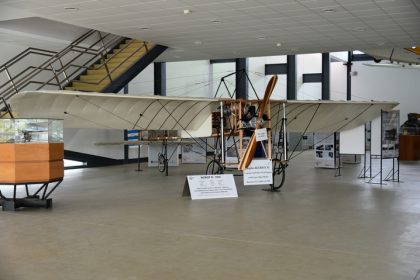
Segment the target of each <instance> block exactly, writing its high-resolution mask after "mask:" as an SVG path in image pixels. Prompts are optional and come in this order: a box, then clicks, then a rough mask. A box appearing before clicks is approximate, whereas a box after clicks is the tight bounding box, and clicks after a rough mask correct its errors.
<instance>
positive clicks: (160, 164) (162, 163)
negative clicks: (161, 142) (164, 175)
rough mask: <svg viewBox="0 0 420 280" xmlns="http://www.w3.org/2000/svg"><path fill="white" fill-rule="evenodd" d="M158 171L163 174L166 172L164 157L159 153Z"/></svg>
mask: <svg viewBox="0 0 420 280" xmlns="http://www.w3.org/2000/svg"><path fill="white" fill-rule="evenodd" d="M158 169H159V171H160V172H165V170H166V159H165V156H164V155H163V154H161V153H159V155H158Z"/></svg>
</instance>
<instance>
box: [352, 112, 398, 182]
mask: <svg viewBox="0 0 420 280" xmlns="http://www.w3.org/2000/svg"><path fill="white" fill-rule="evenodd" d="M380 123H381V126H380V153H379V155H375V154H373V153H372V142H373V141H372V140H371V141H370V152H369V168H368V169H366V157H367V151H366V149H365V158H364V166H363V169H362V170H361V172H360V174H359V178H363V179H368V180H367V181H366V183H369V184H379V185H381V186H382V185H384V181H388V182H401V181H400V158H399V152H398V151H397V149H398V148H399V143H398V134H399V133H398V132H399V111H389V112H387V111H381V122H380ZM372 129H373V128H372V126H371V130H372ZM365 135H366V134H365ZM384 151H386V153H385V154H384ZM390 151H391V152H390ZM378 158H379V172H378V173H376V174H372V170H373V168H372V163H373V160H374V159H378ZM384 160H392V168H391V170H390V171H389V172H388V173H387V174H386V176H384ZM367 173H369V174H368V175H367ZM378 176H379V181H374V180H375V179H376V178H377V177H378Z"/></svg>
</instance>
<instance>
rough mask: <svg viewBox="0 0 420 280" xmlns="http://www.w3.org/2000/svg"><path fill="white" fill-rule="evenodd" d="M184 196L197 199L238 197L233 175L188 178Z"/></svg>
mask: <svg viewBox="0 0 420 280" xmlns="http://www.w3.org/2000/svg"><path fill="white" fill-rule="evenodd" d="M183 196H191V199H192V200H195V199H213V198H228V197H238V191H237V190H236V184H235V180H234V178H233V174H218V175H198V176H187V179H186V180H185V185H184V192H183Z"/></svg>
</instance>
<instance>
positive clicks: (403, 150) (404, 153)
mask: <svg viewBox="0 0 420 280" xmlns="http://www.w3.org/2000/svg"><path fill="white" fill-rule="evenodd" d="M400 160H420V135H400Z"/></svg>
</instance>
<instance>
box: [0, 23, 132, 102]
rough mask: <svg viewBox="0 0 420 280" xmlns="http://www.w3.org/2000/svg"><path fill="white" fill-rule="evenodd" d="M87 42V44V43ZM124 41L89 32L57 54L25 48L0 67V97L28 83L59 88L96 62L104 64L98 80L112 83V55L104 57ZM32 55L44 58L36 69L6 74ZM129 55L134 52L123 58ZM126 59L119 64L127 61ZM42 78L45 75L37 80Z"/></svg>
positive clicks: (28, 68)
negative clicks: (3, 77) (104, 72)
mask: <svg viewBox="0 0 420 280" xmlns="http://www.w3.org/2000/svg"><path fill="white" fill-rule="evenodd" d="M92 36H97V37H92ZM92 38H93V42H92ZM87 39H89V40H90V41H87ZM125 40H126V38H124V37H121V36H117V35H112V34H110V33H103V32H100V31H97V30H89V31H88V32H86V33H85V34H83V35H82V36H80V37H79V38H77V39H76V40H75V41H73V42H72V43H71V44H70V45H68V46H67V47H65V48H64V49H62V50H61V51H59V52H55V51H51V50H44V49H39V48H32V47H30V48H27V49H25V50H24V51H23V52H21V53H19V54H18V55H16V56H14V57H13V58H11V59H10V60H8V61H7V62H6V63H4V64H3V65H1V66H0V74H2V73H3V74H6V76H7V81H6V82H4V83H3V84H0V97H3V98H5V99H6V100H7V99H9V98H10V97H11V96H13V95H14V94H15V93H17V92H19V91H21V90H23V89H25V88H27V87H28V86H29V85H32V84H39V85H40V86H39V87H38V89H42V88H43V87H45V86H55V87H58V88H59V89H62V88H64V87H65V86H66V85H67V84H69V83H70V82H71V81H72V80H73V79H75V78H76V77H77V76H78V75H80V74H81V73H82V72H83V71H85V70H86V69H88V68H89V67H90V66H91V65H92V64H93V63H95V62H100V67H102V66H103V65H104V66H105V68H107V75H106V76H105V77H104V78H103V79H102V80H101V81H103V80H104V79H106V78H109V79H110V80H111V81H112V77H111V74H112V73H113V71H114V70H115V69H112V71H109V69H108V65H107V63H108V62H109V60H110V59H111V58H112V57H114V55H111V56H109V57H108V58H106V55H107V54H108V53H109V52H110V51H111V50H112V49H113V48H115V47H116V46H118V45H120V44H121V43H122V42H124V41H125ZM129 44H131V42H130V43H129ZM129 44H127V46H128V45H129ZM127 46H125V47H127ZM135 52H137V50H136V51H135ZM34 55H35V56H36V57H46V58H47V59H46V60H45V61H43V62H41V63H40V64H39V65H37V66H34V65H30V66H27V67H26V68H24V69H18V71H17V73H16V74H13V72H16V71H13V72H11V71H10V69H11V68H13V67H17V66H19V65H18V63H20V62H22V61H23V60H25V59H26V58H28V57H29V56H34ZM133 55H134V53H133V54H131V55H130V56H129V57H128V58H127V59H129V58H130V57H132V56H133ZM78 59H82V60H83V61H82V64H80V63H75V62H76V60H78ZM101 59H102V61H101ZM127 59H125V60H124V61H123V62H122V63H124V62H125V61H127ZM122 63H120V64H119V65H118V67H119V66H120V65H121V64H122ZM70 69H72V70H70ZM13 70H15V69H13ZM44 73H45V74H44ZM47 73H49V74H47ZM51 73H52V74H53V75H52V77H51V78H49V77H48V76H51ZM42 75H48V76H47V77H41V76H42ZM61 75H63V77H64V79H62V78H60V76H61Z"/></svg>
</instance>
